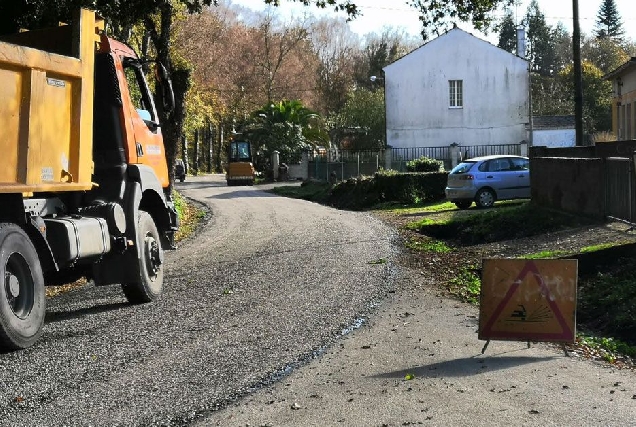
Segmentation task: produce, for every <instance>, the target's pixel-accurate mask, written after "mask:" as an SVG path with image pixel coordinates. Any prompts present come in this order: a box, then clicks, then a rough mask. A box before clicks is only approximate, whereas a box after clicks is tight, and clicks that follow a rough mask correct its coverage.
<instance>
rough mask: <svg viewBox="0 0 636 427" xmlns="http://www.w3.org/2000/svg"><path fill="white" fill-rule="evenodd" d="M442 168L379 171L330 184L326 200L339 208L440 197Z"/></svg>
mask: <svg viewBox="0 0 636 427" xmlns="http://www.w3.org/2000/svg"><path fill="white" fill-rule="evenodd" d="M446 176H447V173H446V172H429V173H398V172H395V171H381V172H378V173H376V174H375V175H374V176H373V177H368V176H362V177H358V178H350V179H347V180H346V181H341V182H339V183H337V184H336V185H334V186H333V188H332V189H331V195H330V196H329V202H328V203H329V204H330V205H332V206H334V207H337V208H341V209H353V210H361V209H365V208H369V207H371V206H374V205H377V204H379V203H382V202H397V203H403V204H412V203H422V202H430V201H435V200H441V199H443V198H444V188H445V187H446Z"/></svg>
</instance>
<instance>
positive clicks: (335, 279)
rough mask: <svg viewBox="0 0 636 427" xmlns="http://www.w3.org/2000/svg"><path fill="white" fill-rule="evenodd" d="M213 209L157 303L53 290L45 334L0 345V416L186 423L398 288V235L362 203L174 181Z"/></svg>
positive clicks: (256, 383)
mask: <svg viewBox="0 0 636 427" xmlns="http://www.w3.org/2000/svg"><path fill="white" fill-rule="evenodd" d="M178 186H179V188H180V190H182V191H183V192H184V193H185V194H186V195H187V196H189V197H191V198H194V199H197V200H199V201H201V202H202V203H204V204H206V205H207V206H208V207H209V209H210V210H211V213H212V215H211V217H210V218H209V221H208V223H207V224H206V226H205V228H204V229H202V230H201V232H200V233H199V234H198V235H197V236H196V238H194V239H190V240H189V241H186V242H184V243H183V244H182V245H181V247H180V248H179V249H178V250H176V251H174V252H170V253H168V254H167V256H166V272H165V283H164V287H165V291H164V295H163V297H162V299H161V300H159V301H157V302H155V303H152V304H147V305H142V306H131V305H129V304H128V303H127V302H126V300H125V298H124V296H123V293H122V292H121V289H120V288H119V287H117V286H110V287H102V288H95V287H93V286H86V287H84V288H82V289H79V290H76V291H73V292H71V293H68V294H66V295H63V296H59V297H54V298H51V299H49V300H48V302H47V304H48V307H47V316H46V324H45V327H44V334H43V337H42V339H41V340H40V341H39V342H38V343H37V344H36V345H35V346H34V347H32V348H30V349H27V350H24V351H19V352H14V353H8V354H0V426H58V425H69V426H74V425H93V426H100V425H109V426H110V425H126V426H128V425H140V426H141V425H143V426H147V425H186V424H190V423H191V422H192V421H193V420H197V421H201V420H205V419H206V417H208V416H210V415H211V414H213V413H214V410H215V409H218V408H223V407H225V406H227V405H228V404H229V403H232V402H236V401H240V400H237V398H240V397H241V396H246V395H247V394H248V393H249V392H251V391H254V390H258V389H259V388H261V387H262V386H263V385H265V384H269V383H271V382H272V381H274V380H276V379H277V378H280V377H281V376H282V375H284V374H287V373H289V372H290V371H291V370H292V368H294V367H299V366H302V365H304V364H305V363H307V362H308V361H311V359H312V357H317V356H319V355H320V354H322V353H323V352H324V351H325V348H326V346H328V345H329V344H330V343H332V342H333V341H334V340H337V339H338V337H339V336H340V335H341V334H342V333H343V330H346V329H347V328H349V327H351V326H352V325H356V324H357V323H358V320H359V319H360V318H361V317H363V316H364V315H365V314H367V313H369V312H370V311H373V310H374V307H375V305H376V302H378V301H380V300H381V299H383V298H384V297H385V296H386V295H387V292H389V291H391V290H392V289H393V288H392V287H393V279H394V275H395V271H394V269H393V260H394V257H395V246H394V245H393V241H394V239H395V235H394V233H393V231H392V230H391V229H389V228H388V227H386V226H385V225H384V224H382V223H381V222H380V221H378V220H376V219H374V218H372V217H370V216H369V215H367V214H364V213H352V212H340V211H337V210H334V209H329V208H326V207H323V206H320V205H317V204H313V203H308V202H305V201H300V200H291V199H286V198H281V197H276V196H274V195H272V194H270V193H267V192H264V191H261V189H259V188H258V187H227V186H225V182H224V181H223V179H222V176H219V175H215V176H207V177H201V178H191V177H188V180H187V181H186V182H185V183H183V184H178Z"/></svg>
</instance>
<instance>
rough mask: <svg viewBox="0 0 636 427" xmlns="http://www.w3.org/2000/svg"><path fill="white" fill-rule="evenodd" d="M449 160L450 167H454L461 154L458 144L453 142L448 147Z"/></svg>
mask: <svg viewBox="0 0 636 427" xmlns="http://www.w3.org/2000/svg"><path fill="white" fill-rule="evenodd" d="M448 152H449V154H450V160H451V168H454V167H455V166H457V164H458V163H459V158H460V156H461V153H460V148H459V144H457V143H456V142H453V143H452V144H451V145H450V148H449V149H448Z"/></svg>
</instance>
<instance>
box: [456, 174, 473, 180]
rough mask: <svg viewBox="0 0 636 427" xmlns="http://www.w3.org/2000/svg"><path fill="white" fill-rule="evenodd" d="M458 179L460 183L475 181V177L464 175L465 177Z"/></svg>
mask: <svg viewBox="0 0 636 427" xmlns="http://www.w3.org/2000/svg"><path fill="white" fill-rule="evenodd" d="M459 179H460V180H461V181H472V180H473V179H475V176H474V175H471V174H466V175H462V176H460V177H459Z"/></svg>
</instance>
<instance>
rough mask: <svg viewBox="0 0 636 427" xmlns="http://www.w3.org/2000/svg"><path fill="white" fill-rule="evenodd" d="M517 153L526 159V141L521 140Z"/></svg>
mask: <svg viewBox="0 0 636 427" xmlns="http://www.w3.org/2000/svg"><path fill="white" fill-rule="evenodd" d="M519 149H520V150H519V152H520V154H521V155H522V156H524V157H528V141H526V140H523V141H521V142H520V143H519Z"/></svg>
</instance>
